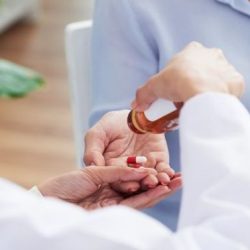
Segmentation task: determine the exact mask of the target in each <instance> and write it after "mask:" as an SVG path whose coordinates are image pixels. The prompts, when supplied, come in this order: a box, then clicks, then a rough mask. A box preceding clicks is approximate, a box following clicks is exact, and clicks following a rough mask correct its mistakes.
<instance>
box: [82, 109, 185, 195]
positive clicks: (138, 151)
mask: <svg viewBox="0 0 250 250" xmlns="http://www.w3.org/2000/svg"><path fill="white" fill-rule="evenodd" d="M128 112H129V111H115V112H110V113H107V114H106V115H104V116H103V118H102V119H101V120H100V121H99V122H97V124H96V125H95V126H94V127H92V128H91V129H90V130H89V131H88V133H87V135H86V137H85V154H84V161H85V164H86V165H91V164H93V165H99V166H103V165H109V166H127V163H126V159H127V157H128V156H130V155H144V156H146V157H147V159H148V161H147V163H146V165H145V167H149V168H155V169H156V170H157V171H158V174H157V176H155V175H149V176H148V177H147V178H145V179H144V180H143V182H142V183H139V182H136V181H133V182H131V181H129V182H121V183H116V184H115V185H114V188H115V189H116V190H118V191H119V192H124V193H127V192H130V193H131V192H136V191H138V190H139V189H141V188H142V189H144V190H145V189H148V188H154V187H155V186H157V185H158V184H159V183H160V184H162V185H170V186H171V189H172V191H175V190H176V189H178V188H179V187H180V185H181V180H180V176H178V175H177V176H175V177H176V178H172V177H174V171H173V170H172V169H171V168H170V166H169V164H168V163H169V155H168V148H167V144H166V140H165V137H164V135H153V134H148V135H138V134H134V133H133V132H131V130H130V129H129V128H128V126H127V116H128ZM171 178H172V179H171ZM170 179H171V180H170ZM169 194H170V192H169Z"/></svg>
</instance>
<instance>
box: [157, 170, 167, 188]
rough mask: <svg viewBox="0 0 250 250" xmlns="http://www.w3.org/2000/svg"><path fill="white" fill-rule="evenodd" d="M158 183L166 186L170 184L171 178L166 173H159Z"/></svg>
mask: <svg viewBox="0 0 250 250" xmlns="http://www.w3.org/2000/svg"><path fill="white" fill-rule="evenodd" d="M157 178H158V181H159V183H160V184H161V185H163V186H166V185H168V184H169V183H170V177H169V176H168V174H166V173H163V172H162V173H158V174H157Z"/></svg>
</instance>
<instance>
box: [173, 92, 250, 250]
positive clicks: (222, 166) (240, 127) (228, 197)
mask: <svg viewBox="0 0 250 250" xmlns="http://www.w3.org/2000/svg"><path fill="white" fill-rule="evenodd" d="M180 134H181V150H182V159H181V160H182V169H183V178H184V190H183V198H182V208H181V214H180V221H179V229H178V230H179V232H178V234H177V235H176V236H177V238H178V242H182V244H183V245H185V246H186V249H207V250H211V249H212V250H215V249H218V250H222V249H223V250H224V249H227V250H229V249H235V250H236V249H237V250H238V249H249V248H250V237H249V229H250V198H249V193H250V116H249V114H248V112H247V110H246V109H245V108H244V106H243V105H242V104H241V103H240V102H239V101H238V99H236V98H235V97H233V96H229V95H224V94H212V93H208V94H203V95H199V96H197V97H195V98H193V99H191V100H190V101H189V102H188V103H186V104H185V106H184V108H183V110H182V113H181V119H180Z"/></svg>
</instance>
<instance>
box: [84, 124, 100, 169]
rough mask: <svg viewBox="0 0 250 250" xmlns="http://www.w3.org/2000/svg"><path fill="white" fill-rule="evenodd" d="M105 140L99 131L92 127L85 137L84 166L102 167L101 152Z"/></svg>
mask: <svg viewBox="0 0 250 250" xmlns="http://www.w3.org/2000/svg"><path fill="white" fill-rule="evenodd" d="M104 143H105V139H103V136H102V133H101V131H99V130H98V129H97V128H95V127H93V128H92V129H90V130H89V131H88V133H87V134H86V136H85V151H84V157H83V161H84V163H85V165H96V166H104V165H105V159H104V156H103V152H104V149H105V145H104Z"/></svg>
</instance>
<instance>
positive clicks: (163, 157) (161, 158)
mask: <svg viewBox="0 0 250 250" xmlns="http://www.w3.org/2000/svg"><path fill="white" fill-rule="evenodd" d="M145 156H146V157H147V162H146V164H145V167H148V168H156V166H157V164H159V163H165V164H166V165H165V166H169V165H168V161H169V159H168V154H167V153H165V152H150V153H148V154H146V155H145Z"/></svg>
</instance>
